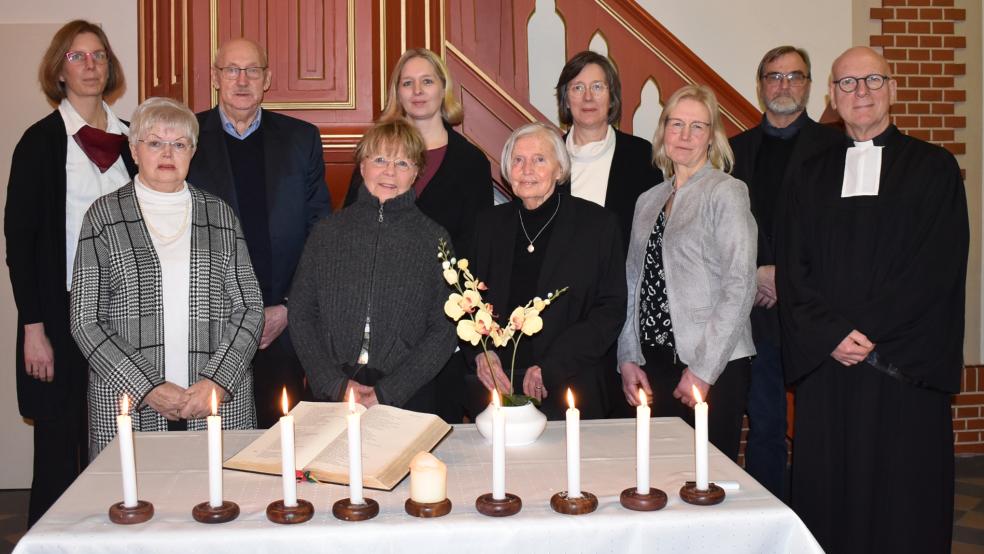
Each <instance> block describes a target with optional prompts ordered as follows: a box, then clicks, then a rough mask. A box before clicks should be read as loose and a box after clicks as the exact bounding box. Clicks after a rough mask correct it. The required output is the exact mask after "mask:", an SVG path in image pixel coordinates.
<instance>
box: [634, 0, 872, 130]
mask: <svg viewBox="0 0 984 554" xmlns="http://www.w3.org/2000/svg"><path fill="white" fill-rule="evenodd" d="M638 3H639V5H640V6H642V7H643V8H645V9H646V10H647V11H649V13H651V14H652V15H653V17H655V18H656V19H657V20H659V22H660V23H662V24H663V26H665V27H666V28H667V29H669V30H670V32H672V33H673V34H674V35H676V36H677V37H678V38H679V39H680V40H681V41H683V43H684V44H686V45H687V46H688V47H689V48H690V49H691V50H693V51H694V53H696V54H697V55H698V56H700V58H701V59H703V60H704V62H705V63H707V65H709V66H711V69H713V70H714V71H716V72H717V73H718V74H719V75H720V76H721V77H723V78H724V80H725V81H728V83H730V84H731V86H733V87H735V89H737V90H738V92H740V93H741V94H742V96H744V97H745V98H747V99H748V101H749V102H751V103H752V104H753V105H755V106H758V105H759V104H758V98H757V96H756V94H755V69H756V68H757V67H758V63H759V61H760V60H761V59H762V54H764V53H765V52H767V51H768V50H769V49H771V48H773V47H775V46H779V45H782V44H791V45H793V46H798V47H801V48H805V49H806V51H807V53H809V54H810V61H811V62H812V65H813V83H814V85H813V93H812V95H811V97H810V105H809V107H808V108H807V109H808V111H809V113H810V115H811V116H813V117H814V118H817V117H820V114H822V113H823V110H824V106H825V105H826V102H825V96H826V82H827V76H828V74H829V73H830V65H831V64H832V63H833V61H834V58H836V57H837V56H838V55H839V54H840V53H841V52H843V51H844V50H846V49H847V48H848V47H850V46H851V45H852V42H851V41H852V17H851V14H852V11H851V10H852V5H853V3H852V1H851V0H824V1H823V2H817V1H815V0H747V1H745V2H722V1H720V0H688V1H687V2H680V1H679V0H638ZM695 14H700V16H699V17H695Z"/></svg>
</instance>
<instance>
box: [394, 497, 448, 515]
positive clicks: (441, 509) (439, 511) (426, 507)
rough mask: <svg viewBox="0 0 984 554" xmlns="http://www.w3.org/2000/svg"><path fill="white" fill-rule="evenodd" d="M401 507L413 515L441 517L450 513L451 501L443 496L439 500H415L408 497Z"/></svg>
mask: <svg viewBox="0 0 984 554" xmlns="http://www.w3.org/2000/svg"><path fill="white" fill-rule="evenodd" d="M403 509H404V510H406V511H407V513H408V514H410V515H412V516H413V517H441V516H446V515H448V514H450V513H451V501H450V500H448V499H447V498H445V499H444V500H442V501H440V502H416V501H414V499H412V498H408V499H407V501H406V503H405V504H404V505H403Z"/></svg>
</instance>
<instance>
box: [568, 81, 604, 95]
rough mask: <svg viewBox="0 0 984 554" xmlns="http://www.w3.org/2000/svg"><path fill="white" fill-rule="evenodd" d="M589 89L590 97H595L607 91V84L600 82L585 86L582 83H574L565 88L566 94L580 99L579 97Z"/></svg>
mask: <svg viewBox="0 0 984 554" xmlns="http://www.w3.org/2000/svg"><path fill="white" fill-rule="evenodd" d="M589 89H590V90H591V94H592V95H594V96H597V95H599V94H601V93H603V92H605V91H606V90H608V84H607V83H604V82H602V81H595V82H593V83H591V84H589V85H585V84H584V83H575V84H573V85H571V86H570V87H568V88H567V92H568V93H569V94H570V95H571V96H575V97H578V98H580V97H581V96H584V93H585V91H587V90H589Z"/></svg>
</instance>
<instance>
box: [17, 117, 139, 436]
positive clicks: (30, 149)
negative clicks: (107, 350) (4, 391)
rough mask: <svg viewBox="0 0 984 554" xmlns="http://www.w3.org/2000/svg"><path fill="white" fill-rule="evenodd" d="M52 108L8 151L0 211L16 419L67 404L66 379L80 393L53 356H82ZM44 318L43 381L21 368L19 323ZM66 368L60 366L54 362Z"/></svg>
mask: <svg viewBox="0 0 984 554" xmlns="http://www.w3.org/2000/svg"><path fill="white" fill-rule="evenodd" d="M65 132H66V131H65V123H64V121H63V120H62V117H61V114H60V113H59V112H58V110H55V111H53V112H52V113H50V114H49V115H47V116H46V117H45V118H44V119H42V120H40V121H38V122H37V123H35V124H34V125H31V127H29V128H28V129H27V131H25V132H24V135H23V136H22V137H21V139H20V142H18V143H17V146H16V148H14V154H13V157H12V158H11V163H10V180H9V181H8V184H7V205H6V208H5V210H4V235H5V236H6V238H7V267H8V268H9V270H10V284H11V286H12V288H13V291H14V301H15V302H16V303H17V355H16V358H17V403H18V406H19V408H20V413H21V415H22V416H24V417H27V418H31V419H41V418H45V416H53V415H57V414H59V413H60V412H61V411H62V410H64V409H65V407H66V406H67V405H68V402H67V401H68V395H69V391H70V388H71V387H72V382H73V380H74V382H75V386H80V384H81V389H80V390H81V391H84V390H85V387H84V383H85V382H86V381H85V379H86V377H87V375H86V374H85V371H86V370H85V369H84V368H85V366H84V364H83V365H81V366H80V370H81V371H80V373H81V375H70V376H69V377H70V379H63V378H62V374H60V373H59V371H58V368H59V367H60V366H59V360H71V359H81V354H80V353H79V352H78V347H76V345H75V341H74V340H73V339H72V335H71V333H70V331H69V326H68V309H69V307H68V294H66V292H65V275H66V271H67V268H66V267H65V195H66V175H65V161H66V159H67V157H68V136H67V135H66V134H65ZM122 156H123V163H124V164H125V165H126V169H127V173H129V174H130V176H131V177H132V176H133V175H135V174H136V172H137V169H136V166H135V165H134V163H133V158H131V156H130V149H129V148H127V147H125V146H124V148H123V152H122ZM28 323H44V329H45V334H47V335H48V338H49V340H50V341H51V346H52V349H53V350H54V356H55V379H54V381H52V382H51V383H43V382H41V381H38V380H37V379H34V378H33V377H31V376H29V375H27V374H26V373H25V371H24V325H26V324H28ZM66 366H67V367H72V365H71V364H62V365H61V367H66Z"/></svg>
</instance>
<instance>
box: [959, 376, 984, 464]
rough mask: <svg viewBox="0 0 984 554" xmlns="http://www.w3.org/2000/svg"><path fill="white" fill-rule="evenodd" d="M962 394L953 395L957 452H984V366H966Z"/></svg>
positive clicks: (961, 388)
mask: <svg viewBox="0 0 984 554" xmlns="http://www.w3.org/2000/svg"><path fill="white" fill-rule="evenodd" d="M960 391H961V392H960V394H958V395H956V396H954V397H953V442H954V444H955V445H956V447H955V448H956V452H957V454H982V453H984V366H967V367H966V368H964V374H963V382H962V386H961V387H960Z"/></svg>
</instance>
